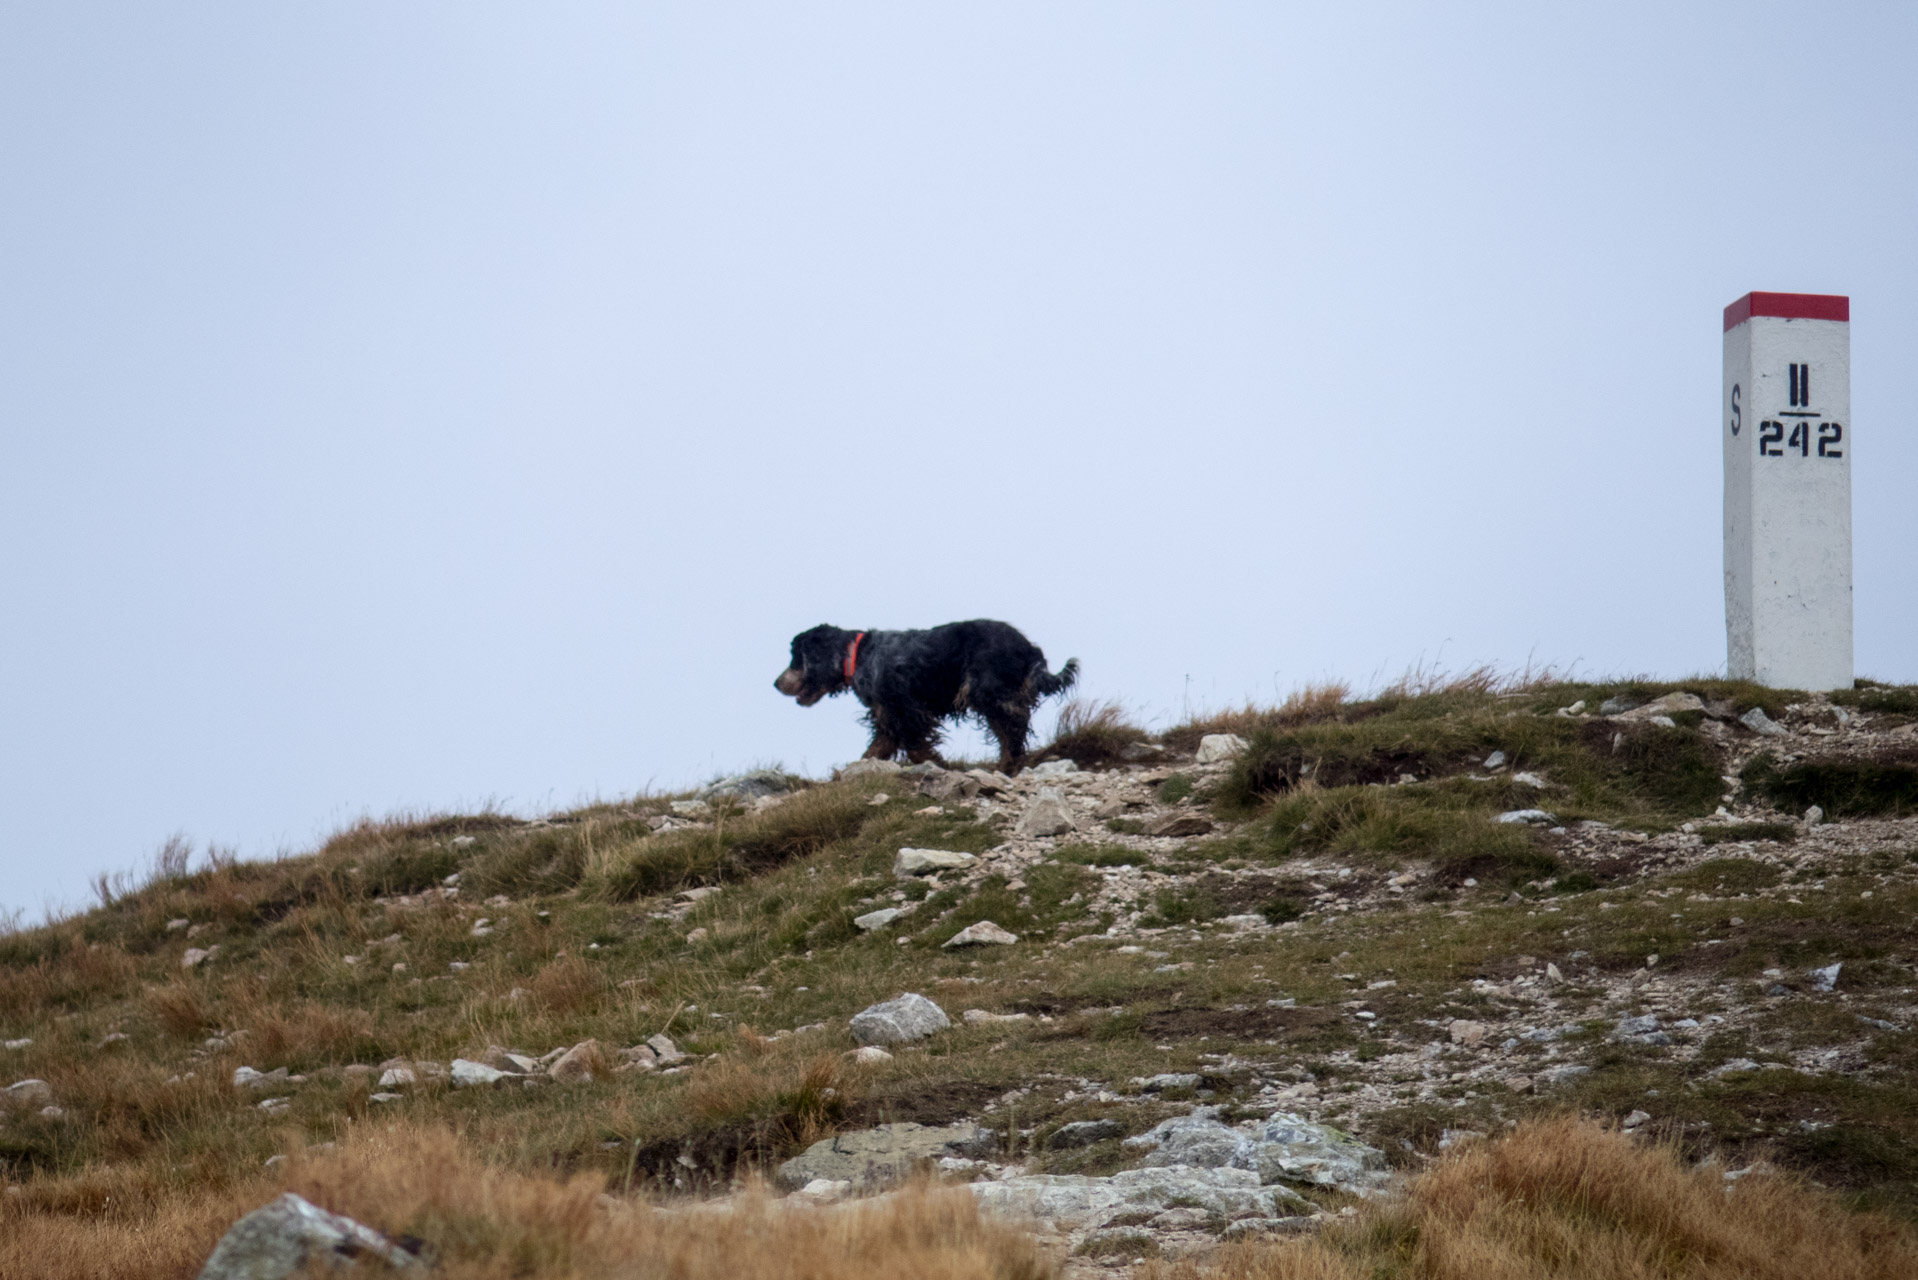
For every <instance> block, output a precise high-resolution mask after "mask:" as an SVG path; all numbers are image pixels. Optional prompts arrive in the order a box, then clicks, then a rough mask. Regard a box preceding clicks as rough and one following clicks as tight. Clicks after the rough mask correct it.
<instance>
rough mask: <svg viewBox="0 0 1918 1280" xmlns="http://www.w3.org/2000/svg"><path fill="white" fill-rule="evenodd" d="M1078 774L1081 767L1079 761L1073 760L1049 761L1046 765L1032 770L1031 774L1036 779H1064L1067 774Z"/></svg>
mask: <svg viewBox="0 0 1918 1280" xmlns="http://www.w3.org/2000/svg"><path fill="white" fill-rule="evenodd" d="M1077 772H1079V765H1078V762H1077V761H1073V760H1048V761H1046V762H1045V763H1044V764H1042V765H1038V766H1035V767H1034V768H1033V769H1032V770H1031V774H1032V776H1033V777H1035V778H1063V777H1065V776H1066V775H1067V774H1073V773H1077Z"/></svg>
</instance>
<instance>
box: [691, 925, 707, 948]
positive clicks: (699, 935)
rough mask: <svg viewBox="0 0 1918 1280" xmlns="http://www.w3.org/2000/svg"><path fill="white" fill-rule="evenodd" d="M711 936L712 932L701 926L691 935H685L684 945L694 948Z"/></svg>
mask: <svg viewBox="0 0 1918 1280" xmlns="http://www.w3.org/2000/svg"><path fill="white" fill-rule="evenodd" d="M711 936H712V931H711V930H709V929H707V928H706V926H704V925H701V926H700V927H699V928H697V929H694V930H693V931H692V932H691V933H688V934H687V935H686V945H687V946H689V947H696V946H698V945H699V944H700V943H702V942H704V941H706V939H707V938H710V937H711Z"/></svg>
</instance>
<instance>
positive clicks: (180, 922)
mask: <svg viewBox="0 0 1918 1280" xmlns="http://www.w3.org/2000/svg"><path fill="white" fill-rule="evenodd" d="M192 923H193V922H192V921H191V920H189V919H187V918H186V917H185V916H181V917H180V918H179V919H177V920H169V921H167V922H166V931H167V932H168V933H175V932H177V931H179V930H181V929H185V928H187V927H188V926H190V925H191V924H192Z"/></svg>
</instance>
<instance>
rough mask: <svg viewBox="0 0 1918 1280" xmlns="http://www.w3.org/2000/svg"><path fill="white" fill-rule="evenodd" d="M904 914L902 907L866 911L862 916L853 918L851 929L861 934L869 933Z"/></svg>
mask: <svg viewBox="0 0 1918 1280" xmlns="http://www.w3.org/2000/svg"><path fill="white" fill-rule="evenodd" d="M905 914H906V912H905V908H903V907H881V908H879V910H877V911H868V912H867V913H866V914H865V915H863V916H854V917H853V918H852V924H853V928H855V929H857V930H859V931H860V932H861V933H871V932H872V931H873V930H874V929H883V928H885V927H886V926H887V925H889V924H891V923H892V922H893V921H895V920H897V919H898V918H899V917H900V916H903V915H905Z"/></svg>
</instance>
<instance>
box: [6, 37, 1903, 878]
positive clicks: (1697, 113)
mask: <svg viewBox="0 0 1918 1280" xmlns="http://www.w3.org/2000/svg"><path fill="white" fill-rule="evenodd" d="M1603 10H1604V11H1603V12H1602V13H1601V12H1599V11H1598V9H1597V8H1594V7H1585V8H1584V9H1582V10H1580V11H1574V10H1573V9H1572V8H1571V7H1568V6H1543V5H1516V4H1514V5H1507V6H1497V7H1470V6H1458V5H1447V6H1436V5H1431V6H1423V5H1421V6H1412V5H1408V6H1376V7H1369V8H1366V7H1359V6H1324V5H1320V6H1310V7H1307V6H1296V7H1294V6H1278V5H1264V4H1256V5H1255V4H1243V5H1202V4H1177V5H1170V4H1166V5H1126V4H1115V3H1110V2H1102V3H1097V4H1069V5H1068V4H1055V5H1033V4H1029V3H1028V4H1017V5H982V4H977V3H973V4H966V5H946V6H932V5H897V4H886V5H871V6H849V5H817V6H793V5H768V6H763V7H754V6H746V5H734V4H678V5H631V4H621V5H590V4H570V5H538V6H503V5H484V4H473V3H462V4H457V5H454V4H444V5H425V4H409V5H394V4H390V3H380V4H370V3H342V4H332V5H327V6H283V5H265V6H263V5H257V4H246V5H242V4H232V5H223V6H222V5H192V4H185V5H159V6H156V5H133V4H121V5H106V4H95V5H50V4H43V5H14V6H9V7H8V8H7V9H6V10H5V11H4V12H0V165H4V169H3V170H0V172H4V178H3V179H0V290H3V292H0V297H3V298H4V303H3V304H0V601H3V602H4V605H3V607H4V616H3V617H0V624H3V626H4V630H3V631H0V635H4V663H3V664H0V811H4V812H5V813H6V815H7V819H6V822H5V824H4V830H0V906H8V907H15V908H24V909H26V910H27V911H28V912H29V914H30V915H37V914H38V912H39V910H40V909H41V907H42V906H43V905H45V904H47V903H49V902H77V901H78V900H80V899H81V897H82V896H83V894H84V886H85V883H86V879H87V876H88V875H89V874H91V873H92V872H93V871H95V870H98V869H102V868H118V867H130V866H134V865H136V864H141V863H143V862H144V861H145V860H146V858H147V857H148V856H149V854H150V853H151V851H152V849H153V848H154V847H155V846H157V845H158V843H159V842H160V841H161V840H162V839H163V838H164V837H165V836H166V835H167V834H168V833H169V832H173V831H184V832H186V833H188V834H189V835H190V836H191V837H192V838H194V839H195V840H196V841H199V842H202V843H204V842H205V841H207V840H217V841H220V842H222V843H226V844H231V845H235V846H237V847H238V848H239V849H240V850H241V851H242V852H244V853H246V854H250V855H268V854H271V853H273V852H274V851H276V850H279V849H299V848H305V847H309V846H310V845H311V844H312V842H313V841H314V840H315V839H316V837H318V836H320V835H322V834H323V833H324V832H325V831H327V830H329V829H331V828H332V827H334V826H337V825H339V824H341V823H344V822H346V821H349V820H351V819H352V818H354V817H356V816H358V815H360V814H362V813H367V812H371V813H375V814H379V813H385V812H389V811H393V810H398V809H416V810H425V809H436V808H445V807H450V806H456V805H476V804H480V803H483V802H485V801H487V800H489V799H490V800H495V801H497V802H500V803H502V804H504V805H506V806H508V807H509V808H513V809H516V810H522V811H524V810H531V809H538V808H541V807H544V806H547V805H552V804H563V803H570V802H572V801H575V800H578V799H580V798H583V797H589V796H592V795H606V796H610V795H615V794H621V793H628V792H631V791H633V790H635V789H637V788H640V787H643V786H647V785H652V786H656V787H663V786H668V785H683V784H686V783H689V782H693V781H697V780H699V779H701V778H702V777H705V776H709V775H711V774H712V773H714V772H715V771H719V770H726V769H732V768H736V767H740V766H745V765H750V764H753V763H755V762H762V761H771V760H781V761H784V762H785V763H786V764H787V765H789V766H792V767H796V768H803V769H806V770H809V771H813V772H817V771H820V770H823V769H824V768H825V767H827V766H828V765H830V764H831V763H833V762H836V761H840V760H844V759H847V758H850V757H851V756H853V755H856V754H857V752H858V751H859V749H860V748H861V746H862V745H863V737H862V735H861V734H860V732H859V730H858V728H857V726H856V725H855V722H854V721H855V715H856V711H857V708H856V707H855V706H854V705H853V704H852V703H851V702H850V701H849V700H847V699H836V700H833V701H831V702H828V703H823V704H821V705H820V706H818V707H815V708H813V709H811V710H809V711H806V710H800V709H798V708H796V707H795V706H794V705H793V704H792V703H790V702H789V701H788V700H786V699H783V698H781V697H779V696H778V695H777V694H776V693H774V691H773V689H772V687H771V681H772V678H773V676H774V675H775V674H777V672H778V670H779V668H780V666H781V665H782V663H783V660H784V657H785V646H786V643H787V640H788V638H789V637H790V636H791V635H792V633H794V632H795V631H798V630H800V629H802V628H804V627H807V626H810V625H812V624H814V623H818V622H822V621H831V622H834V623H837V624H842V625H846V626H860V627H867V626H888V627H889V626H914V625H927V624H932V623H937V622H942V621H947V620H950V619H955V618H965V617H973V616H980V615H986V616H996V617H1003V618H1006V619H1009V620H1011V621H1013V622H1014V623H1016V624H1017V625H1019V626H1020V627H1022V628H1023V629H1024V630H1025V631H1026V632H1027V633H1028V634H1029V635H1030V636H1031V637H1032V638H1033V639H1034V640H1035V641H1036V642H1037V643H1039V644H1040V645H1042V646H1043V647H1044V648H1045V649H1046V651H1047V654H1048V656H1049V657H1051V659H1052V660H1053V662H1054V664H1055V665H1056V664H1057V663H1058V662H1060V661H1062V660H1063V659H1064V658H1066V657H1067V656H1069V655H1075V654H1076V655H1077V656H1078V657H1079V658H1080V659H1081V660H1082V661H1083V663H1084V664H1085V670H1086V691H1087V692H1088V693H1090V694H1092V695H1094V696H1111V697H1118V698H1122V699H1124V700H1125V701H1127V702H1128V703H1129V704H1130V705H1132V706H1133V707H1134V708H1135V709H1136V710H1138V711H1139V712H1140V713H1141V714H1142V715H1145V716H1148V717H1156V718H1158V719H1160V720H1163V719H1164V718H1166V717H1168V716H1173V715H1176V714H1177V713H1179V712H1180V710H1181V709H1182V708H1183V707H1184V706H1185V705H1187V704H1188V702H1189V703H1190V704H1192V705H1219V704H1222V703H1227V702H1233V701H1237V700H1239V699H1242V698H1245V697H1248V696H1249V697H1255V698H1270V697H1273V696H1275V695H1277V694H1279V693H1282V692H1283V691H1284V690H1285V689H1286V688H1289V687H1291V686H1293V685H1296V684H1298V683H1301V682H1304V681H1308V680H1312V679H1317V678H1323V677H1344V678H1347V679H1350V680H1352V681H1354V682H1355V683H1357V684H1360V685H1365V684H1369V683H1372V682H1373V681H1374V680H1376V679H1377V678H1379V677H1382V676H1391V675H1395V674H1396V673H1397V672H1399V671H1400V670H1402V669H1403V668H1404V667H1405V666H1406V665H1408V664H1410V663H1414V662H1419V661H1423V662H1426V663H1428V664H1430V663H1434V662H1438V663H1442V664H1444V665H1448V666H1459V665H1465V664H1469V663H1475V662H1479V661H1494V662H1500V663H1508V664H1513V663H1522V662H1524V661H1526V660H1527V659H1528V658H1529V659H1531V660H1533V661H1535V662H1538V663H1552V664H1557V665H1560V666H1564V665H1567V664H1574V663H1575V664H1576V665H1577V668H1578V669H1579V670H1580V671H1582V672H1612V673H1619V672H1651V673H1661V674H1667V675H1677V674H1683V673H1691V672H1699V671H1709V670H1711V669H1713V668H1715V667H1722V664H1723V662H1724V658H1725V653H1724V631H1723V618H1722V590H1721V585H1720V547H1719V502H1720V490H1719V484H1720V477H1719V465H1720V464H1719V445H1718V436H1717V430H1716V427H1717V423H1716V401H1717V397H1718V377H1719V344H1720V323H1719V313H1720V309H1721V308H1722V307H1723V306H1724V305H1725V304H1726V303H1728V302H1730V301H1731V300H1732V299H1734V298H1736V297H1737V296H1739V295H1740V294H1742V293H1744V292H1746V291H1747V290H1750V289H1773V290H1786V291H1805V292H1842V293H1849V294H1850V295H1851V296H1852V299H1853V311H1852V315H1853V329H1854V333H1853V347H1852V368H1853V396H1854V401H1853V413H1854V416H1855V418H1856V423H1855V431H1854V436H1855V441H1856V445H1857V451H1856V454H1855V459H1856V469H1855V494H1854V502H1855V522H1856V538H1857V553H1856V583H1857V635H1858V663H1859V669H1860V670H1861V671H1863V672H1866V673H1869V674H1874V675H1877V676H1880V677H1881V678H1895V679H1904V680H1913V679H1918V643H1914V642H1915V641H1918V603H1915V602H1918V568H1914V558H1913V555H1912V551H1913V548H1914V547H1915V546H1918V503H1914V502H1913V501H1912V499H1911V492H1912V481H1913V477H1914V476H1915V475H1918V440H1914V435H1913V432H1912V429H1911V427H1912V411H1911V409H1910V407H1909V405H1908V403H1907V397H1906V393H1904V392H1900V391H1899V390H1898V388H1899V387H1900V386H1901V385H1903V381H1904V379H1905V377H1907V376H1908V374H1909V371H1910V368H1911V363H1912V362H1911V355H1912V352H1913V350H1914V346H1915V345H1918V321H1915V320H1914V314H1913V313H1914V307H1913V299H1914V293H1915V290H1914V286H1915V285H1918V271H1915V270H1914V268H1915V266H1918V237H1914V236H1913V234H1912V233H1913V228H1914V227H1918V137H1915V136H1914V134H1915V129H1914V125H1918V87H1915V85H1918V80H1915V79H1914V77H1913V76H1912V74H1911V69H1910V63H1911V57H1912V53H1913V50H1914V48H1918V40H1915V39H1914V37H1918V10H1914V9H1912V8H1910V7H1908V6H1890V5H1883V6H1865V5H1858V6H1847V5H1800V6H1764V5H1751V4H1739V5H1719V6H1705V5H1695V6H1673V5H1656V6H1650V5H1648V6H1642V7H1638V8H1626V7H1622V6H1604V7H1603Z"/></svg>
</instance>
